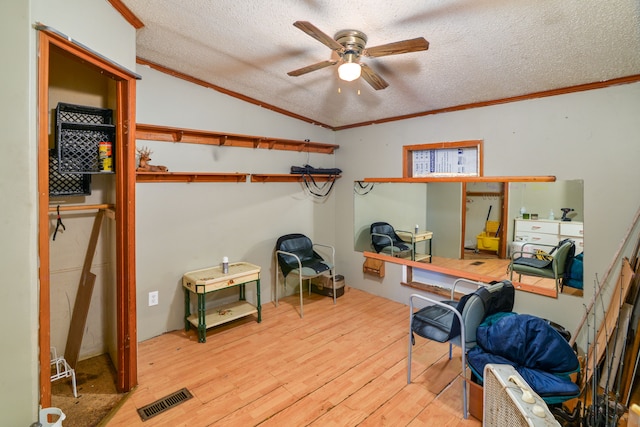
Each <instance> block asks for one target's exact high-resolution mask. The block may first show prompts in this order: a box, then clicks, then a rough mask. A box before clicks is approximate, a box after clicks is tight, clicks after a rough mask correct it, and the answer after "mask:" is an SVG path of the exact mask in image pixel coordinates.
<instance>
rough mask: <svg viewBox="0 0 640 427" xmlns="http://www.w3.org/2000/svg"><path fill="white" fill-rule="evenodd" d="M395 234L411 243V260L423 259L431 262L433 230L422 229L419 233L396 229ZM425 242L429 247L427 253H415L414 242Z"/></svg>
mask: <svg viewBox="0 0 640 427" xmlns="http://www.w3.org/2000/svg"><path fill="white" fill-rule="evenodd" d="M396 234H398V236H400V238H401V239H402V241H403V242H407V243H411V245H412V246H413V248H412V249H413V251H412V252H411V260H412V261H424V260H429V262H431V254H432V252H431V239H432V238H433V231H422V232H420V233H417V234H416V233H411V232H409V231H400V230H398V231H396ZM418 242H427V243H428V245H427V246H428V247H429V253H424V254H418V253H416V243H418Z"/></svg>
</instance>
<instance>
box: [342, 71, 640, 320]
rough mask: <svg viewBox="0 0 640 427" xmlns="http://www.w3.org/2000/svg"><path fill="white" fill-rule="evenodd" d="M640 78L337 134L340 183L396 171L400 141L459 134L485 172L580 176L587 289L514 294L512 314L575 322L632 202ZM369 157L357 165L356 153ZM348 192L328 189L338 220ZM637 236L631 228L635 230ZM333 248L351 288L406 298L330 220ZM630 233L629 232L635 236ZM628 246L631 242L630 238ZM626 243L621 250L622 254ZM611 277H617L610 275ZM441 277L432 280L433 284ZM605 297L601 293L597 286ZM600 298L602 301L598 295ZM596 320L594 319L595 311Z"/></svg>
mask: <svg viewBox="0 0 640 427" xmlns="http://www.w3.org/2000/svg"><path fill="white" fill-rule="evenodd" d="M639 113H640V83H635V84H630V85H624V86H615V87H610V88H605V89H599V90H593V91H588V92H580V93H574V94H569V95H560V96H555V97H548V98H540V99H534V100H528V101H522V102H517V103H508V104H502V105H496V106H490V107H483V108H476V109H470V110H465V111H459V112H452V113H446V114H438V115H433V116H425V117H421V118H414V119H410V120H404V121H402V122H395V123H388V124H382V125H371V126H368V127H364V128H355V129H349V130H344V131H341V132H338V135H337V139H336V142H337V143H338V144H340V146H341V148H340V151H339V154H338V161H339V162H340V163H342V164H348V165H349V167H348V168H344V172H343V180H344V181H345V182H349V181H354V180H361V179H363V178H365V177H400V176H402V146H403V145H411V144H422V143H433V142H440V141H457V140H471V139H483V140H484V150H485V151H484V153H485V154H484V162H485V167H484V172H485V175H487V176H490V175H493V176H496V175H505V176H506V175H555V176H556V177H557V178H558V179H560V180H565V179H583V180H584V222H585V227H586V230H587V231H586V236H585V245H586V249H587V250H586V251H585V252H586V254H585V292H584V293H585V295H586V297H585V298H584V299H580V298H576V297H570V296H564V295H561V296H560V298H559V299H557V300H552V299H549V298H545V297H541V296H537V295H533V294H528V293H524V292H518V294H517V296H516V310H517V311H520V312H523V313H524V312H526V313H534V314H536V315H539V316H542V317H546V318H549V319H552V320H554V321H556V322H558V323H560V324H562V325H563V326H565V327H566V328H567V329H569V330H570V331H573V330H574V328H575V327H576V326H577V324H578V322H579V321H580V319H581V317H582V315H583V313H584V308H583V304H588V303H589V299H590V297H591V295H592V294H593V286H594V284H593V281H594V280H595V275H596V274H598V275H599V277H600V279H602V278H603V275H604V273H605V271H606V270H607V267H608V266H609V264H610V263H611V262H612V257H613V255H614V254H615V252H616V251H617V250H618V247H619V245H620V242H621V240H622V238H623V237H624V234H625V233H626V232H627V228H628V227H629V225H630V223H631V221H632V219H633V218H634V216H635V214H636V212H637V210H638V208H639V207H640V191H638V189H637V183H638V182H640V168H639V167H638V162H639V161H640V120H638V119H637V118H638V115H639ZM365 152H366V153H375V156H374V157H373V158H367V159H366V161H364V153H365ZM352 199H353V195H352V189H350V188H347V186H341V187H339V188H338V191H337V193H336V217H337V218H351V217H352V216H353V204H352V203H351V202H350V201H351V200H352ZM634 235H635V236H638V230H637V229H636V230H635V234H634ZM336 236H337V241H336V244H337V251H338V252H339V253H340V254H341V260H342V271H341V273H342V274H344V275H345V280H346V282H347V283H349V284H350V285H351V286H355V287H359V288H361V289H363V290H366V291H369V292H371V293H374V294H376V295H382V296H385V297H387V298H391V299H394V300H397V301H401V302H405V303H406V302H407V301H408V296H409V294H411V293H412V290H411V289H408V288H405V287H403V286H401V285H400V281H401V279H402V268H401V267H400V266H397V265H392V264H389V263H387V266H386V277H385V279H384V280H383V281H382V282H381V281H380V280H379V279H370V278H369V277H368V276H364V275H363V273H362V267H361V265H362V262H363V261H364V259H363V257H362V254H361V253H358V252H353V251H351V252H350V249H351V248H352V246H353V225H352V223H351V222H349V221H337V222H336ZM636 239H637V237H636ZM633 243H635V239H634V241H633V242H632V246H633ZM631 250H632V247H631V248H629V247H627V248H625V252H624V253H626V254H627V255H628V254H629V253H630V251H631ZM610 277H611V280H613V281H614V280H615V279H616V278H617V273H616V272H615V271H614V274H612V275H611V276H610ZM441 279H442V280H443V281H445V280H444V278H439V277H437V276H436V277H435V278H434V281H438V280H441ZM605 295H608V293H607V292H605ZM605 301H607V300H606V299H605ZM600 317H601V316H600Z"/></svg>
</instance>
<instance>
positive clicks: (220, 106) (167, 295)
mask: <svg viewBox="0 0 640 427" xmlns="http://www.w3.org/2000/svg"><path fill="white" fill-rule="evenodd" d="M137 71H138V73H139V74H141V75H142V80H141V81H140V82H139V84H138V98H137V116H138V119H137V121H138V123H147V124H157V125H167V126H176V127H182V128H188V129H201V130H211V131H216V132H229V133H234V134H245V135H262V136H269V137H276V138H286V139H297V140H304V139H309V140H311V141H316V142H325V143H333V142H334V137H335V134H334V133H333V132H331V131H329V130H326V129H323V128H320V127H318V126H313V125H310V124H307V123H304V122H301V121H298V120H294V119H291V118H288V117H285V116H283V115H281V114H277V113H274V112H272V111H270V110H266V109H263V108H260V107H257V106H254V105H250V104H247V103H245V102H242V101H239V100H237V99H235V98H231V97H229V96H226V95H223V94H220V93H218V92H215V91H212V90H210V89H206V88H203V87H201V86H198V85H195V84H192V83H189V82H186V81H183V80H179V79H176V78H173V77H171V76H168V75H166V74H163V73H160V72H157V71H155V70H152V69H150V68H148V67H145V66H141V67H139V68H138V70H137ZM143 146H146V147H149V148H150V149H151V151H152V152H153V154H152V156H151V157H152V159H153V160H152V162H151V163H152V164H155V165H165V166H167V167H168V168H169V170H170V171H174V172H186V171H197V172H244V173H289V170H290V168H291V166H293V165H297V166H301V165H303V164H307V163H308V164H311V165H313V166H315V167H333V166H334V165H336V157H337V155H336V156H334V155H327V154H317V153H311V154H306V153H300V152H296V151H276V150H274V151H271V150H264V149H248V148H239V147H218V146H211V145H199V144H184V143H167V142H155V141H137V147H138V148H141V147H143ZM338 151H340V150H338ZM338 166H340V165H339V162H338ZM340 186H346V187H348V188H351V183H350V182H344V180H338V183H337V184H336V187H340ZM349 203H352V201H349ZM334 212H335V203H334V199H333V195H331V196H330V197H329V198H328V199H327V200H319V199H316V198H314V197H313V196H310V195H309V194H307V193H306V192H305V190H304V187H303V186H302V184H300V183H249V182H244V183H189V184H180V183H138V184H137V185H136V257H137V259H136V268H137V296H138V304H137V309H138V339H139V340H141V341H142V340H145V339H148V338H150V337H153V336H156V335H159V334H162V333H164V332H166V331H172V330H176V329H180V328H183V327H184V322H183V320H182V319H183V316H184V292H183V288H182V286H181V279H182V275H183V274H184V273H186V272H188V271H193V270H198V269H202V268H206V267H210V266H214V265H218V264H219V263H220V262H221V260H222V257H223V256H227V257H229V259H230V261H231V262H233V261H241V260H243V261H247V262H251V263H253V264H256V265H259V266H260V267H261V268H262V274H261V294H262V295H261V296H262V298H261V300H262V303H263V304H265V303H269V301H271V300H272V299H273V278H274V277H275V276H274V274H275V272H274V270H273V250H274V247H275V242H276V240H277V238H278V237H279V236H281V235H284V234H288V233H294V232H300V233H303V234H306V235H307V236H309V237H310V238H311V239H312V240H313V241H315V242H318V243H328V244H333V240H334V238H333V234H334V229H335V217H334V215H335V214H334ZM350 221H351V220H350ZM350 250H353V246H352V247H351V249H350ZM254 289H255V287H254V286H253V285H248V286H247V298H248V299H249V300H250V301H252V300H253V298H254ZM156 290H157V291H159V304H158V305H157V306H152V307H149V306H148V293H149V292H150V291H156ZM291 290H292V288H291V287H290V288H289V291H291ZM220 294H221V295H216V296H214V297H213V298H214V299H211V297H210V298H209V300H208V301H209V303H208V304H209V306H211V305H217V304H219V302H220V301H226V299H234V298H237V295H236V294H235V292H226V293H220ZM218 297H221V299H220V300H218V301H216V300H215V298H218Z"/></svg>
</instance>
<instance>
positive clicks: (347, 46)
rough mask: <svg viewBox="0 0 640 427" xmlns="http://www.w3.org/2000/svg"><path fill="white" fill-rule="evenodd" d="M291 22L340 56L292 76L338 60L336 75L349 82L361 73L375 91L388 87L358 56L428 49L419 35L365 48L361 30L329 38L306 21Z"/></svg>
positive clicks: (339, 33) (304, 68)
mask: <svg viewBox="0 0 640 427" xmlns="http://www.w3.org/2000/svg"><path fill="white" fill-rule="evenodd" d="M293 25H294V26H295V27H296V28H299V29H300V30H302V31H304V32H305V33H307V34H308V35H310V36H311V37H313V38H314V39H316V40H318V41H319V42H320V43H322V44H324V45H325V46H327V47H329V49H331V50H333V51H334V52H336V53H337V54H338V56H339V58H340V59H330V60H327V61H322V62H318V63H316V64H312V65H308V66H306V67H302V68H299V69H297V70H293V71H290V72H288V73H287V74H288V75H290V76H294V77H295V76H301V75H303V74H307V73H310V72H312V71H316V70H320V69H322V68H325V67H329V66H331V65H335V64H337V63H341V64H340V66H339V67H338V75H339V77H340V78H341V79H342V80H345V81H353V80H355V79H357V78H358V77H360V76H361V75H362V78H363V79H365V80H366V82H367V83H369V84H370V85H371V87H373V88H374V89H375V90H380V89H384V88H386V87H387V86H389V83H387V82H386V81H385V80H384V79H383V78H382V77H380V75H378V74H377V73H376V72H375V71H373V69H371V68H370V67H369V66H368V65H367V64H365V63H364V62H360V57H361V56H370V57H373V58H377V57H380V56H388V55H398V54H400V53H409V52H418V51H421V50H427V49H428V48H429V42H428V41H426V40H425V39H424V38H423V37H418V38H415V39H410V40H403V41H399V42H394V43H387V44H383V45H379V46H374V47H370V48H366V47H365V46H366V44H367V35H366V34H365V33H363V32H362V31H358V30H342V31H338V32H337V33H336V35H335V37H334V38H331V37H329V36H328V35H327V34H325V33H323V32H322V31H321V30H319V29H318V28H317V27H316V26H315V25H313V24H312V23H310V22H307V21H296V22H294V23H293Z"/></svg>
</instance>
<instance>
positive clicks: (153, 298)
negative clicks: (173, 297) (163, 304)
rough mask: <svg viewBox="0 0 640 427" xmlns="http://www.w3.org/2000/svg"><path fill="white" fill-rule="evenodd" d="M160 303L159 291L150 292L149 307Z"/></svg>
mask: <svg viewBox="0 0 640 427" xmlns="http://www.w3.org/2000/svg"><path fill="white" fill-rule="evenodd" d="M152 305H158V291H152V292H149V307H151V306H152Z"/></svg>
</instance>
